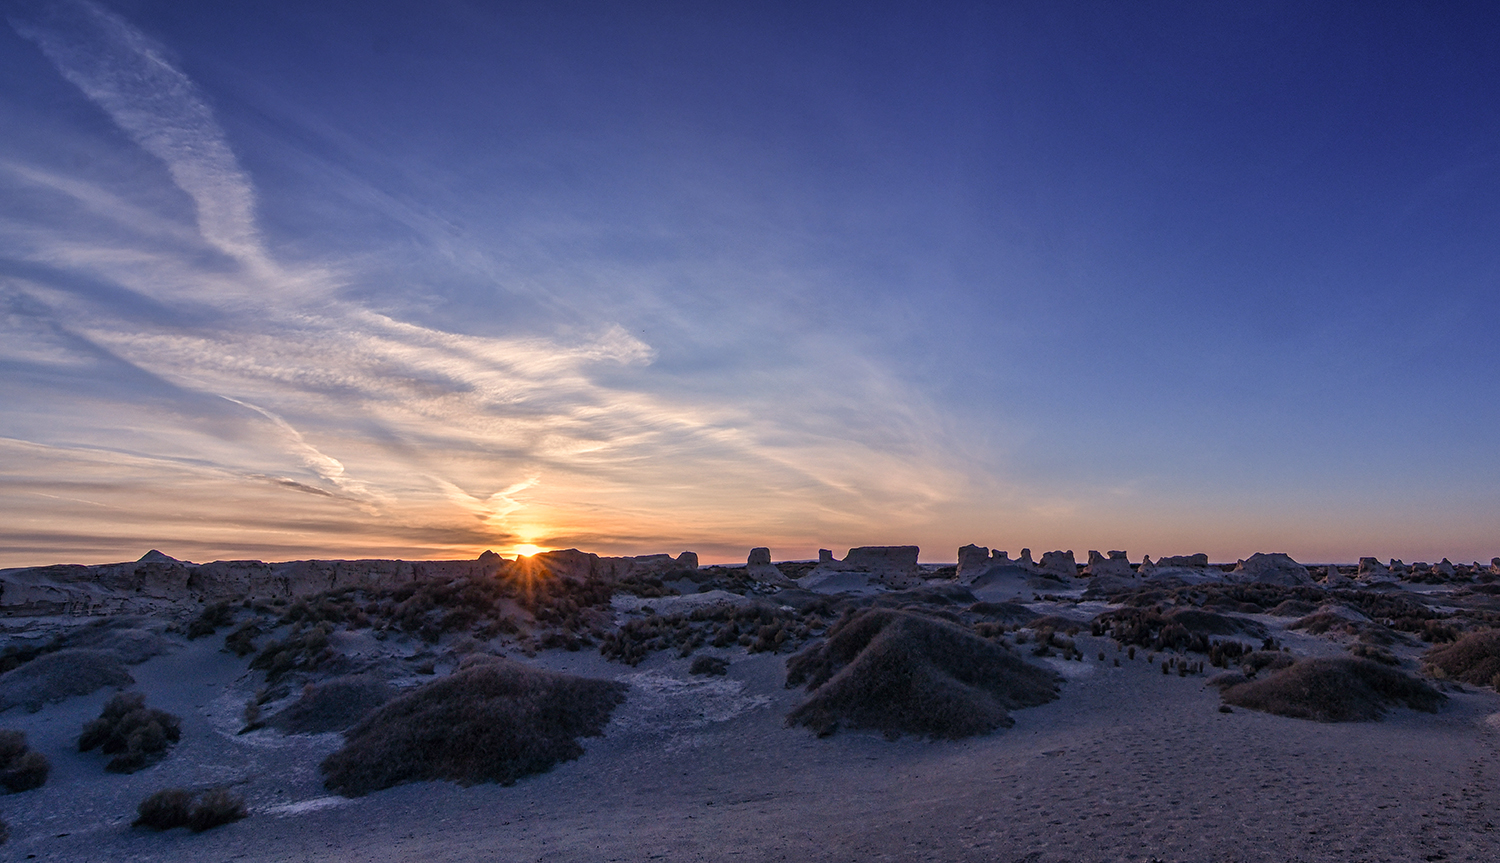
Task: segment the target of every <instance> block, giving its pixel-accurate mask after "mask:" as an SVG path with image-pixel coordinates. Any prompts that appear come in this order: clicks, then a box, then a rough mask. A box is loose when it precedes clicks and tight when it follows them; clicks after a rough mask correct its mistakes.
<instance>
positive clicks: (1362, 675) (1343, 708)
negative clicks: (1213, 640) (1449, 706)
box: [1220, 657, 1448, 722]
mask: <svg viewBox="0 0 1500 863" xmlns="http://www.w3.org/2000/svg"><path fill="white" fill-rule="evenodd" d="M1220 694H1221V697H1222V698H1223V699H1224V702H1225V703H1226V704H1233V705H1235V706H1236V707H1245V708H1249V709H1250V710H1260V711H1263V712H1265V713H1274V714H1276V715H1278V716H1290V717H1292V718H1294V719H1312V720H1316V721H1318V722H1370V721H1373V720H1376V719H1379V718H1380V717H1381V716H1382V715H1384V714H1385V711H1386V709H1387V708H1389V707H1393V706H1401V705H1404V706H1406V707H1410V708H1412V709H1413V710H1423V711H1427V712H1428V713H1435V712H1437V709H1438V707H1439V706H1441V705H1442V704H1443V703H1444V702H1445V701H1447V700H1448V697H1447V696H1446V695H1443V694H1442V693H1441V692H1438V691H1437V690H1436V689H1433V688H1432V687H1431V686H1428V685H1427V684H1426V683H1423V682H1422V681H1420V680H1417V679H1416V678H1414V677H1411V676H1410V675H1407V674H1404V673H1402V672H1400V671H1397V670H1396V669H1394V668H1388V667H1386V666H1384V665H1381V664H1379V663H1376V662H1372V661H1370V660H1368V659H1356V658H1349V657H1341V658H1336V659H1303V660H1298V661H1296V662H1294V663H1292V664H1291V665H1289V666H1288V667H1286V668H1284V669H1282V670H1281V671H1278V672H1276V673H1274V674H1272V675H1271V676H1269V677H1265V678H1261V679H1258V680H1251V681H1249V682H1246V683H1240V684H1236V685H1233V686H1228V687H1226V688H1225V689H1223V690H1222V692H1221V693H1220Z"/></svg>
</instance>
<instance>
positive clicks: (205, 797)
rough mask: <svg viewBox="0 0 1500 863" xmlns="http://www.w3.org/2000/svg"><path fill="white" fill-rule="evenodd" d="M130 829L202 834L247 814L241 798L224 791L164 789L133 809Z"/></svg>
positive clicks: (225, 789)
mask: <svg viewBox="0 0 1500 863" xmlns="http://www.w3.org/2000/svg"><path fill="white" fill-rule="evenodd" d="M135 811H136V815H137V816H138V817H137V818H136V819H135V822H134V823H133V824H132V825H131V826H133V827H150V828H152V829H153V830H171V829H172V828H174V827H188V828H191V829H192V831H193V832H194V833H202V832H203V831H204V830H208V829H210V828H212V827H218V826H220V825H222V824H229V823H231V822H234V821H238V820H240V819H241V818H244V817H245V816H246V815H248V814H249V811H248V810H247V809H246V808H245V801H244V798H242V797H240V796H239V795H237V794H234V793H232V792H231V791H229V789H227V788H211V789H209V790H207V791H204V792H202V793H201V794H197V795H195V794H193V793H192V792H191V791H187V790H185V789H182V788H164V789H162V790H161V791H158V792H156V793H155V794H152V795H151V796H149V797H147V798H146V799H145V800H142V801H141V804H140V805H139V806H137V807H136V810H135Z"/></svg>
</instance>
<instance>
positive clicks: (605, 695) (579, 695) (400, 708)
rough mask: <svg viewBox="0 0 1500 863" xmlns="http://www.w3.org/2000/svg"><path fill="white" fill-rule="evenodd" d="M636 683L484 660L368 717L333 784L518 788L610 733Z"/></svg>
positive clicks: (330, 766)
mask: <svg viewBox="0 0 1500 863" xmlns="http://www.w3.org/2000/svg"><path fill="white" fill-rule="evenodd" d="M626 689H627V687H626V686H625V685H624V684H622V683H616V682H613V681H606V680H590V679H588V678H583V677H574V676H572V675H568V674H560V673H557V672H552V671H543V670H540V669H534V668H528V667H526V666H524V665H521V664H520V663H517V662H514V661H511V660H507V659H500V660H497V661H495V662H488V663H484V664H481V665H476V666H474V667H472V668H468V669H465V670H463V671H459V672H456V673H454V674H451V675H449V676H448V677H445V678H443V679H441V680H435V681H433V682H431V683H428V684H425V685H423V686H421V687H418V688H417V689H415V690H413V691H411V692H409V693H406V694H405V695H402V696H400V697H398V698H396V699H395V700H393V701H390V702H388V703H387V704H386V705H385V706H383V707H381V708H379V709H377V710H376V711H375V712H374V713H372V714H370V715H369V716H367V717H365V719H364V720H362V721H361V722H360V723H359V724H358V725H356V726H355V727H354V728H352V729H351V730H350V731H349V732H348V733H347V734H346V737H347V741H348V742H347V743H346V744H345V745H344V748H342V749H340V750H339V751H337V752H335V753H333V754H332V755H330V756H328V758H327V759H325V760H324V761H323V765H322V770H323V773H324V774H325V775H326V776H327V780H326V782H325V784H326V785H327V786H328V788H329V789H331V790H333V791H337V792H338V793H340V794H344V795H347V796H358V795H361V794H367V793H369V792H371V791H378V790H380V789H382V788H389V787H391V786H393V785H397V784H399V783H402V782H417V781H426V780H436V779H446V780H452V781H454V782H458V783H459V784H461V785H471V784H474V783H476V782H499V783H500V784H502V785H510V784H512V783H514V782H515V781H516V780H517V779H519V778H521V777H522V776H526V775H529V774H532V773H541V772H544V771H546V770H548V769H550V768H551V767H552V765H553V764H556V763H557V762H559V761H570V760H572V759H574V758H577V757H578V756H580V755H582V754H583V747H582V746H580V745H579V744H578V741H577V738H579V737H593V736H597V735H599V734H601V733H603V731H604V726H605V725H606V724H608V722H609V717H610V714H612V713H613V712H614V709H615V707H616V706H617V705H618V704H619V703H620V702H621V701H623V700H625V692H626Z"/></svg>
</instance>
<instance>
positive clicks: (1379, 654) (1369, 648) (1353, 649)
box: [1349, 644, 1401, 665]
mask: <svg viewBox="0 0 1500 863" xmlns="http://www.w3.org/2000/svg"><path fill="white" fill-rule="evenodd" d="M1349 652H1350V653H1351V654H1353V655H1355V656H1358V657H1360V658H1361V659H1373V660H1375V661H1376V662H1378V663H1380V664H1381V665H1400V664H1401V660H1400V659H1398V658H1396V654H1394V653H1392V652H1390V651H1389V650H1386V649H1385V648H1384V647H1379V646H1377V645H1374V644H1355V645H1352V646H1350V648H1349Z"/></svg>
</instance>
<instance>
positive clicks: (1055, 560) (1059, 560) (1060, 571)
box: [1037, 549, 1078, 578]
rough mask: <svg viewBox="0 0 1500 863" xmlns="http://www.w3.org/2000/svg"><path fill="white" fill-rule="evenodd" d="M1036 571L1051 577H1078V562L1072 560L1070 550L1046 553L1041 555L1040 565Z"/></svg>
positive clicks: (1071, 551)
mask: <svg viewBox="0 0 1500 863" xmlns="http://www.w3.org/2000/svg"><path fill="white" fill-rule="evenodd" d="M1037 569H1039V570H1040V571H1041V572H1045V573H1050V574H1052V575H1059V576H1064V577H1066V578H1075V577H1077V575H1078V561H1076V560H1074V559H1073V550H1072V549H1068V550H1067V551H1048V552H1043V553H1042V564H1041V566H1039V567H1037Z"/></svg>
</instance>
